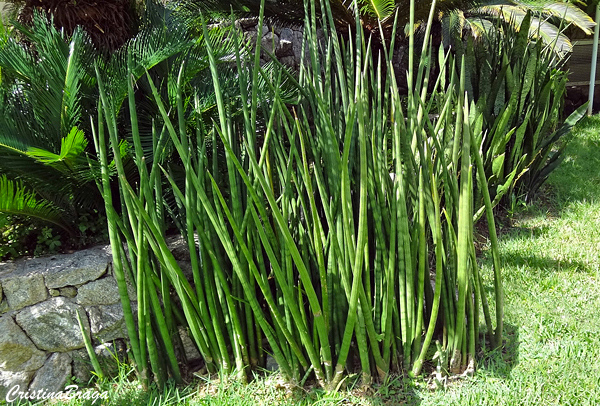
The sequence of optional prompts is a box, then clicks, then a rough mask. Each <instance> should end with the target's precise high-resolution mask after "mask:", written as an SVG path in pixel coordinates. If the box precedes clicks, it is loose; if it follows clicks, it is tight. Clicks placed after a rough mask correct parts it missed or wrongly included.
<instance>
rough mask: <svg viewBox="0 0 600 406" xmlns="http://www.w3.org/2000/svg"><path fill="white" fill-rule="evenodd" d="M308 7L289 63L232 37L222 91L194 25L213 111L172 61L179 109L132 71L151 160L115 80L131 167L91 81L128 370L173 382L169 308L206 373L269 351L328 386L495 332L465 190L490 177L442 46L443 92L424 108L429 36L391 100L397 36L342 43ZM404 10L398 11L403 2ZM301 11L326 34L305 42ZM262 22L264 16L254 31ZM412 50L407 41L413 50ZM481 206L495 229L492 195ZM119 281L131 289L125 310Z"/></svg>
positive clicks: (456, 356)
mask: <svg viewBox="0 0 600 406" xmlns="http://www.w3.org/2000/svg"><path fill="white" fill-rule="evenodd" d="M434 7H435V2H434V4H433V5H432V12H431V13H430V17H429V24H428V27H430V26H431V21H432V18H433V10H434ZM306 9H307V14H306V24H305V27H304V46H305V47H306V49H307V58H306V59H305V60H304V61H303V62H302V65H301V68H300V72H299V75H298V76H294V75H293V74H291V73H290V72H288V71H287V70H286V69H284V68H283V67H280V68H279V69H275V70H269V71H268V72H266V71H265V70H264V69H263V68H262V67H261V66H260V59H259V55H260V46H261V43H260V41H258V42H257V43H256V44H246V43H245V42H244V41H243V40H242V39H241V37H239V38H236V37H231V38H229V40H230V41H233V42H234V45H235V55H234V56H235V58H233V56H232V60H233V59H235V61H236V62H235V64H236V66H237V78H238V81H239V95H238V96H237V97H236V98H231V97H226V96H225V93H224V92H223V89H222V86H223V84H222V81H221V78H220V76H219V70H218V69H217V60H216V58H215V57H214V54H213V53H212V51H211V44H210V42H209V41H206V47H207V50H208V54H209V63H210V67H211V73H212V85H213V87H214V92H215V96H216V104H217V109H218V119H216V120H213V121H212V122H203V121H202V111H201V108H200V107H199V106H201V105H202V103H201V102H200V100H199V99H198V94H197V93H195V92H194V90H193V87H192V86H190V85H189V83H187V82H186V80H188V79H185V78H187V77H189V75H186V63H185V61H184V62H183V64H181V68H180V72H181V73H180V75H179V77H178V78H177V79H176V81H175V82H174V83H171V84H170V85H169V86H172V88H174V89H176V94H177V96H176V98H177V103H176V114H173V112H172V111H169V108H168V107H166V106H168V103H166V102H165V101H164V100H163V99H162V97H161V94H160V92H158V91H157V90H156V88H155V87H154V83H153V81H149V82H147V84H148V85H149V86H150V87H151V88H152V89H153V97H154V98H153V103H155V106H156V109H157V111H159V112H160V114H161V115H160V117H161V118H160V119H158V120H156V121H155V122H154V133H155V137H154V142H153V154H152V157H153V159H152V161H151V162H149V161H148V160H147V159H146V157H145V155H144V149H143V148H142V145H141V143H140V141H139V137H138V136H137V132H138V129H137V116H136V102H137V101H136V99H135V97H134V92H133V89H134V86H135V83H133V80H130V81H129V89H130V94H129V107H130V108H129V113H128V114H129V117H126V118H127V120H128V122H129V123H130V125H131V133H132V140H133V145H130V154H131V156H132V157H133V161H134V162H135V165H136V166H137V169H138V172H139V181H137V182H132V181H128V180H127V178H126V177H125V176H124V167H123V162H121V152H122V148H123V145H122V144H121V143H120V140H119V137H118V126H117V117H116V116H115V113H114V112H115V109H114V108H111V106H110V103H111V101H110V97H109V93H108V91H107V89H109V87H110V83H101V92H100V94H101V98H100V99H101V100H100V110H99V115H98V116H99V117H98V120H97V123H96V124H95V145H96V148H97V150H98V154H99V156H100V157H101V162H102V168H103V179H102V187H103V193H104V197H105V199H106V206H107V207H106V208H107V216H108V219H109V230H110V236H111V244H112V249H113V257H114V269H115V275H116V277H117V282H118V283H119V288H120V290H119V291H120V293H121V298H122V302H123V307H124V311H125V315H126V321H127V327H128V332H129V336H130V339H131V347H132V353H133V358H134V360H135V363H136V366H137V370H138V373H139V374H140V375H141V377H142V378H143V379H146V380H147V379H149V378H150V376H151V374H150V372H151V373H152V374H153V375H154V376H155V377H156V378H157V379H158V380H159V381H164V379H166V377H167V376H173V377H174V378H176V379H179V378H180V370H179V366H178V363H177V359H176V357H175V351H174V347H175V346H176V345H177V339H176V337H177V336H176V333H177V325H178V324H180V325H181V324H182V325H184V326H185V327H186V328H187V329H188V330H189V332H190V335H191V337H192V338H193V340H194V342H195V343H196V345H197V347H198V349H199V352H200V354H201V355H202V357H203V360H204V362H205V365H206V368H207V370H208V371H210V372H217V371H219V372H224V373H231V372H234V371H235V372H237V374H238V376H239V377H240V378H241V379H246V377H247V376H248V373H249V371H250V370H251V369H254V368H257V367H264V366H265V365H266V362H267V359H268V358H272V359H273V360H274V361H275V362H276V363H277V364H278V366H279V368H280V371H281V373H282V374H283V375H285V376H286V377H288V378H290V379H294V380H296V381H298V382H305V381H306V380H307V379H311V380H313V379H314V380H315V381H316V382H318V384H319V385H322V386H324V387H327V388H331V389H335V388H336V387H337V386H338V385H339V384H340V382H341V381H342V379H343V377H344V375H345V373H348V372H360V374H361V376H362V378H363V381H364V382H370V381H371V380H372V379H373V378H375V379H383V378H385V377H386V376H387V374H389V373H390V372H392V371H399V370H405V371H409V372H411V373H413V374H419V373H420V372H421V370H422V367H423V363H424V361H425V360H427V359H430V358H431V357H432V353H433V351H430V347H431V343H432V341H433V340H437V341H438V342H439V345H440V347H441V348H442V349H443V351H446V352H447V353H448V354H450V359H449V365H443V368H448V367H449V368H450V369H451V370H452V372H460V371H463V370H465V369H467V368H471V369H472V368H474V366H475V358H474V357H475V351H476V349H477V348H478V347H482V346H484V344H486V342H487V345H490V346H492V347H496V346H498V345H500V344H501V337H502V285H501V276H500V263H499V261H494V268H495V269H494V271H495V274H494V282H493V283H492V282H491V281H484V280H483V276H482V274H481V273H480V272H479V269H478V264H477V261H476V257H475V249H474V245H473V214H474V211H475V210H476V209H478V208H477V207H474V199H473V190H474V189H473V188H474V184H475V183H476V182H477V181H479V182H480V185H481V186H482V187H486V177H485V176H480V171H481V169H480V168H481V162H482V161H481V156H480V150H479V145H480V142H481V141H480V140H481V134H480V133H478V131H477V126H476V125H475V126H472V125H471V118H472V117H471V112H472V111H473V108H474V107H473V106H472V105H470V104H469V102H468V100H467V99H466V98H465V95H464V94H465V89H464V86H465V79H464V76H462V77H459V76H458V75H457V74H456V72H455V71H454V70H453V69H450V68H448V69H450V70H449V71H448V70H447V66H452V65H451V64H446V61H447V58H448V55H447V54H445V53H444V52H443V50H440V51H439V52H440V57H439V60H440V61H441V62H440V66H441V73H440V76H439V78H438V79H437V82H436V83H435V84H433V86H434V88H435V89H436V90H443V91H444V92H443V94H444V96H443V100H442V102H441V104H437V105H441V109H440V111H439V116H438V117H437V118H436V119H435V120H434V119H432V118H430V117H433V115H432V116H430V114H429V112H430V111H431V109H432V106H433V104H434V103H433V102H434V101H433V100H432V99H430V98H429V96H428V92H427V89H428V87H429V85H430V84H429V83H428V81H429V69H430V68H431V67H430V66H428V64H427V61H428V60H429V59H428V58H429V56H430V55H431V53H432V52H434V50H433V49H432V47H431V46H430V45H429V43H428V42H427V41H425V43H424V44H423V48H422V52H421V53H420V55H421V57H420V62H419V63H418V64H413V63H412V61H411V63H410V64H409V66H411V67H412V66H417V68H415V69H413V68H411V69H410V71H409V74H408V77H409V94H408V97H401V96H400V94H399V92H398V84H397V83H396V81H395V75H394V72H393V66H392V63H391V61H392V57H393V56H392V55H391V51H388V50H393V49H394V47H393V44H391V45H390V46H389V47H386V48H384V49H383V51H382V52H381V53H380V54H378V55H376V56H375V57H374V56H373V55H374V53H373V52H372V50H371V39H370V38H365V37H364V36H363V35H362V34H361V30H357V34H356V38H353V39H352V40H351V41H347V42H341V41H340V40H339V39H338V36H337V35H336V32H335V28H334V18H333V17H332V15H331V12H330V11H329V9H328V7H327V2H325V3H323V4H322V10H323V13H322V14H321V15H317V13H316V11H315V10H316V7H315V3H314V2H309V3H307V7H306ZM410 16H411V21H412V22H414V1H413V2H411V14H410ZM317 22H319V27H320V28H319V29H322V30H323V32H324V33H325V41H318V40H317V29H318V28H317ZM261 25H262V18H260V19H259V30H258V31H259V32H260V31H261V29H260V28H261V27H260V26H261ZM204 30H205V36H207V35H206V34H207V32H206V25H204ZM426 38H428V36H426ZM414 47H415V46H414V41H413V40H412V39H411V43H410V55H411V58H413V55H415V54H416V52H415V49H414ZM248 51H249V52H248ZM436 52H437V51H436ZM244 55H255V58H254V60H248V59H243V56H244ZM446 79H447V80H446ZM99 81H100V82H102V80H101V78H100V77H99ZM259 85H260V86H259ZM290 85H294V86H295V88H296V90H297V94H298V96H297V100H296V102H295V103H293V104H290V103H287V102H286V101H284V99H283V98H282V94H281V89H282V88H283V87H289V86H290ZM190 89H191V90H190ZM436 100H437V101H439V98H438V99H436ZM238 113H240V114H238ZM173 117H176V118H173ZM121 119H124V118H121ZM479 128H480V127H479ZM169 151H172V153H171V152H169ZM111 160H114V166H115V168H116V171H117V178H118V182H119V193H118V194H116V195H115V193H114V190H111V188H110V174H109V171H108V167H109V161H111ZM129 179H131V178H129ZM117 203H118V205H117ZM485 203H486V205H485V208H484V210H486V211H487V213H488V214H489V215H488V224H489V227H490V232H492V231H493V230H494V222H493V216H492V215H491V209H492V207H491V201H490V198H489V196H488V198H487V199H486V200H485ZM117 207H119V208H120V212H118V211H117V209H116V208H117ZM169 213H170V215H171V218H172V220H173V221H170V220H168V219H169ZM170 224H176V225H178V227H179V233H180V235H181V238H183V239H184V240H185V241H187V246H188V248H189V263H190V264H191V274H192V276H191V277H190V278H189V279H188V278H186V276H185V275H184V272H183V271H182V268H181V265H180V264H179V263H178V262H177V261H176V260H175V257H174V255H173V254H172V253H171V252H170V250H169V248H168V244H167V237H166V230H168V229H169V225H170ZM495 246H496V240H495V239H492V248H493V249H495V248H496V247H495ZM127 281H131V283H132V284H133V286H135V287H136V295H135V299H136V301H137V320H136V317H135V316H136V314H135V313H134V309H133V308H132V306H131V305H130V302H131V300H133V299H134V298H133V297H130V296H129V293H128V289H127ZM489 285H493V286H494V288H493V290H492V293H491V294H489V293H488V291H489V288H488V286H489ZM489 300H492V301H494V302H495V306H494V307H490V306H489V305H488V301H489ZM490 308H493V309H494V310H495V312H496V317H494V318H492V314H491V311H490ZM480 314H482V315H483V316H484V319H485V323H480ZM480 324H482V325H483V326H485V327H484V328H483V329H481V327H482V326H480ZM480 330H481V331H484V330H487V332H488V333H489V339H487V340H486V338H485V337H484V336H482V335H480ZM174 337H175V339H174Z"/></svg>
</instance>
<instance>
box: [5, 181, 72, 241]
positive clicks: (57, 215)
mask: <svg viewBox="0 0 600 406" xmlns="http://www.w3.org/2000/svg"><path fill="white" fill-rule="evenodd" d="M0 213H5V214H11V215H15V216H27V217H33V218H36V219H38V220H41V221H45V222H48V223H52V224H55V225H57V226H59V227H61V228H63V229H64V230H66V231H68V232H69V233H72V232H73V229H72V228H71V227H70V226H69V225H68V224H67V223H66V222H65V221H64V220H63V213H62V211H61V210H60V209H58V208H57V207H55V206H54V205H52V204H51V203H50V202H48V201H45V200H40V199H38V198H37V197H36V196H35V194H34V193H33V192H31V191H27V190H26V189H25V188H24V186H23V184H22V183H21V182H19V181H13V180H10V179H8V178H7V177H6V176H5V175H2V176H0Z"/></svg>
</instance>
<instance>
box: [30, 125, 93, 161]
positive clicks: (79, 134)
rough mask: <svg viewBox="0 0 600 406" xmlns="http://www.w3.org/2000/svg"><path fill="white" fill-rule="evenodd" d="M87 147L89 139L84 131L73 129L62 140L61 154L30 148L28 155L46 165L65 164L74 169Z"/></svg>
mask: <svg viewBox="0 0 600 406" xmlns="http://www.w3.org/2000/svg"><path fill="white" fill-rule="evenodd" d="M86 146H87V139H86V138H85V135H84V134H83V131H81V130H79V129H78V128H77V127H73V128H72V129H71V131H70V132H69V134H68V135H67V136H66V137H64V138H63V139H62V140H61V143H60V153H59V154H55V153H53V152H51V151H47V150H45V149H42V148H35V147H30V148H28V149H27V155H28V156H30V157H32V158H34V159H35V160H37V161H38V162H41V163H43V164H46V165H52V164H56V163H61V162H64V163H66V164H67V166H69V167H72V166H73V164H74V162H75V161H76V160H77V159H78V158H79V157H81V155H82V153H83V151H84V150H85V148H86Z"/></svg>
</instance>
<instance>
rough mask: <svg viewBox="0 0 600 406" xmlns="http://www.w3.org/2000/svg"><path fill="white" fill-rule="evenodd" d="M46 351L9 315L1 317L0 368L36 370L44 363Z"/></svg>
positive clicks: (8, 370)
mask: <svg viewBox="0 0 600 406" xmlns="http://www.w3.org/2000/svg"><path fill="white" fill-rule="evenodd" d="M45 360H46V353H44V352H43V351H40V350H39V349H38V348H37V347H36V346H35V345H34V344H33V342H32V341H31V340H30V339H29V337H27V335H26V334H25V333H24V332H23V330H21V328H20V327H19V326H17V324H16V323H15V322H14V320H13V318H12V317H11V316H9V315H5V316H2V317H0V370H1V371H5V372H23V371H35V370H36V369H38V368H40V367H41V366H42V365H44V361H45Z"/></svg>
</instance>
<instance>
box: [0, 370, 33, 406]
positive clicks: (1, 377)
mask: <svg viewBox="0 0 600 406" xmlns="http://www.w3.org/2000/svg"><path fill="white" fill-rule="evenodd" d="M34 374H35V371H21V372H9V371H3V370H1V369H0V400H2V401H5V400H7V395H9V398H8V400H10V401H14V400H17V398H18V394H19V392H26V391H27V387H28V386H29V382H31V378H33V375H34ZM9 404H10V403H9Z"/></svg>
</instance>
